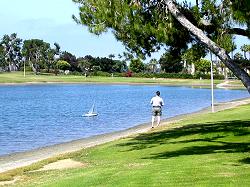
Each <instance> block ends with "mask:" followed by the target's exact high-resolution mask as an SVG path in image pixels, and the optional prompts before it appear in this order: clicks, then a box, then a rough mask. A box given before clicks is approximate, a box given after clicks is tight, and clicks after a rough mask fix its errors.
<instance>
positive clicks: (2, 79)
mask: <svg viewBox="0 0 250 187" xmlns="http://www.w3.org/2000/svg"><path fill="white" fill-rule="evenodd" d="M32 82H33V83H37V82H38V83H46V82H59V83H107V84H109V83H139V84H167V85H193V86H195V85H197V86H209V85H210V80H198V79H151V78H135V77H113V78H112V77H87V78H85V77H84V76H76V75H58V76H55V75H53V74H42V75H34V73H32V72H28V73H26V77H24V76H23V73H22V72H12V73H0V83H32ZM221 82H223V81H222V80H215V82H214V83H215V84H219V83H221Z"/></svg>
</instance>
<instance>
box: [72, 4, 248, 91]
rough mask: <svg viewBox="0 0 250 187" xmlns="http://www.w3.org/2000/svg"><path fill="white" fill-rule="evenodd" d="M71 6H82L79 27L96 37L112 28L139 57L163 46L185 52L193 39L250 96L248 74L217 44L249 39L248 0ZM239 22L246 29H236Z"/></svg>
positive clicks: (77, 19)
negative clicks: (221, 39) (232, 37)
mask: <svg viewBox="0 0 250 187" xmlns="http://www.w3.org/2000/svg"><path fill="white" fill-rule="evenodd" d="M73 1H74V2H76V3H79V5H80V7H79V11H80V14H79V15H80V16H79V18H76V17H75V16H74V19H75V20H76V21H77V22H78V23H80V24H83V25H86V26H87V27H88V28H89V31H90V32H92V33H95V34H101V33H102V32H106V31H107V30H109V29H112V31H113V33H114V35H115V36H116V38H117V39H118V40H121V41H122V42H123V43H124V45H125V46H126V48H127V49H128V50H130V51H133V52H136V53H137V54H148V55H150V54H151V53H152V52H154V51H157V50H158V49H159V48H160V47H161V46H163V45H166V46H172V47H179V48H182V49H184V48H187V46H188V44H189V43H190V42H192V41H193V40H196V41H199V42H201V43H203V44H204V45H205V46H206V48H208V49H209V50H211V51H212V52H213V53H214V54H216V55H217V56H218V57H219V58H220V60H221V61H222V62H223V63H224V64H225V65H226V66H227V67H228V68H229V69H230V70H231V71H232V72H233V73H234V74H235V75H236V76H237V77H238V78H239V79H240V80H241V81H242V82H243V84H244V86H245V87H246V88H247V89H248V91H249V92H250V77H249V75H248V74H247V73H246V72H245V71H244V70H243V69H241V68H240V67H239V66H238V65H237V63H235V61H234V60H233V59H231V58H230V56H229V55H228V53H227V52H226V50H225V49H223V48H222V47H220V46H219V45H218V43H216V42H217V41H216V39H217V38H218V36H219V35H221V34H222V33H227V34H236V35H243V36H247V37H250V32H249V30H250V29H249V27H250V21H249V20H250V14H249V13H248V12H249V10H250V5H249V3H248V0H241V1H239V0H231V1H229V0H223V1H219V0H218V1H216V0H200V1H197V5H194V6H189V5H188V4H187V3H183V4H177V3H176V1H174V0H157V1H153V0H125V1H124V0H109V1H106V0H84V1H82V0H73ZM238 4H240V5H241V6H238ZM239 22H240V23H241V24H246V26H247V29H242V28H238V27H235V25H237V23H239Z"/></svg>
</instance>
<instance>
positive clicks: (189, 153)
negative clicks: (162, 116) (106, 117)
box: [16, 105, 250, 187]
mask: <svg viewBox="0 0 250 187" xmlns="http://www.w3.org/2000/svg"><path fill="white" fill-rule="evenodd" d="M249 113H250V105H245V106H241V107H238V108H235V109H230V110H226V111H223V112H218V113H214V114H211V113H210V114H202V115H201V114H200V115H193V116H189V117H187V118H186V119H184V120H182V121H180V122H177V123H173V124H169V125H167V126H162V127H159V128H157V129H154V130H152V131H150V132H149V133H145V134H140V135H137V136H133V137H129V138H125V139H121V140H118V141H114V142H110V143H106V144H104V145H100V146H96V147H93V148H88V149H85V150H81V151H79V152H76V153H74V154H71V155H68V157H70V158H72V159H74V160H77V161H81V162H83V163H86V164H87V166H86V167H85V168H78V169H67V170H61V171H47V172H22V173H20V176H21V178H22V180H21V181H19V182H18V183H17V184H16V186H53V187H54V186H55V187H57V186H58V187H64V186H65V187H66V186H74V187H77V186H79V187H80V186H115V187H116V186H143V187H144V186H150V187H151V186H250V154H249V151H250V143H249V142H250V116H249ZM64 157H65V156H64ZM66 157H67V156H66ZM66 157H65V158H66Z"/></svg>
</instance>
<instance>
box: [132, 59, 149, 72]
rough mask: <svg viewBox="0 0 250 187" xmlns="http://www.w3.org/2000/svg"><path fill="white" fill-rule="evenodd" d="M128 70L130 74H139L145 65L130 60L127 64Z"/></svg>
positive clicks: (139, 61) (138, 61) (137, 60)
mask: <svg viewBox="0 0 250 187" xmlns="http://www.w3.org/2000/svg"><path fill="white" fill-rule="evenodd" d="M129 69H130V70H131V71H132V72H135V73H140V72H143V71H144V69H145V65H144V64H143V62H142V61H141V60H140V59H133V60H131V62H130V64H129Z"/></svg>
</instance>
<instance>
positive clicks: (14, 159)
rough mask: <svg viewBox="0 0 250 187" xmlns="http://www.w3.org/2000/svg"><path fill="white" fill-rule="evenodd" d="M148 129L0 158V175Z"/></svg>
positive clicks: (222, 105) (226, 104) (240, 102)
mask: <svg viewBox="0 0 250 187" xmlns="http://www.w3.org/2000/svg"><path fill="white" fill-rule="evenodd" d="M244 104H250V98H245V99H239V100H233V101H230V102H224V103H217V104H216V105H215V112H217V111H221V110H225V109H229V108H234V107H236V106H239V105H244ZM210 111H211V107H207V108H205V109H202V110H200V111H197V112H194V113H189V114H183V115H179V116H175V117H172V118H168V119H166V120H163V121H162V124H161V125H167V124H169V123H172V122H175V121H178V120H181V119H183V118H185V117H186V116H192V115H196V114H202V113H209V112H210ZM150 127H151V124H150V123H145V124H141V125H137V126H135V127H132V128H129V129H126V130H122V131H116V132H112V133H107V134H102V135H97V136H92V137H89V138H84V139H79V140H74V141H71V142H66V143H61V144H56V145H52V146H47V147H42V148H38V149H34V150H31V151H26V152H21V153H14V154H10V155H5V156H0V173H1V172H5V171H8V170H11V169H15V168H18V167H23V166H27V165H30V164H32V163H35V162H38V161H41V160H44V159H47V158H51V157H54V156H57V155H60V154H65V153H70V152H74V151H78V150H81V149H83V148H88V147H93V146H96V145H100V144H103V143H106V142H110V141H113V140H117V139H120V138H124V137H128V136H131V135H135V134H139V133H144V132H147V131H149V130H150V129H151V128H150Z"/></svg>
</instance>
